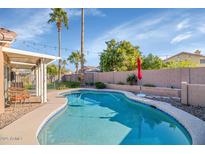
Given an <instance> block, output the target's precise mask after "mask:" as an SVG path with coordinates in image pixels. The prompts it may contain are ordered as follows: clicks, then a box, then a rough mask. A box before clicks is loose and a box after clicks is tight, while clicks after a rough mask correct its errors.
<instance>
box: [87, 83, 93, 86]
mask: <svg viewBox="0 0 205 154" xmlns="http://www.w3.org/2000/svg"><path fill="white" fill-rule="evenodd" d="M85 85H88V86H94V82H86V83H85Z"/></svg>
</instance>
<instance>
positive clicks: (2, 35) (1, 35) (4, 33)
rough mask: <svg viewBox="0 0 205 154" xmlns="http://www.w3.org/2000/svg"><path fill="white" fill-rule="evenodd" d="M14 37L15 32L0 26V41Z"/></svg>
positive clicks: (6, 40) (7, 40)
mask: <svg viewBox="0 0 205 154" xmlns="http://www.w3.org/2000/svg"><path fill="white" fill-rule="evenodd" d="M15 38H16V33H15V32H13V31H10V30H8V29H5V28H0V41H5V42H12V41H13V40H14V39H15Z"/></svg>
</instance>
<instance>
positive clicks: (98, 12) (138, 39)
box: [0, 9, 205, 69]
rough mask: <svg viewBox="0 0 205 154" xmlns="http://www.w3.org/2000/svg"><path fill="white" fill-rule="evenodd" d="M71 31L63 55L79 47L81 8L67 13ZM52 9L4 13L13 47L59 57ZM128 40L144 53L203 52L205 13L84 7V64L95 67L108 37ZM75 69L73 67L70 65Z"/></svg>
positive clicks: (0, 14)
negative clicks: (50, 19) (52, 20)
mask: <svg viewBox="0 0 205 154" xmlns="http://www.w3.org/2000/svg"><path fill="white" fill-rule="evenodd" d="M66 11H67V12H68V15H69V29H68V30H66V29H63V31H62V47H63V48H65V49H64V50H63V51H62V57H63V58H67V57H68V56H69V55H70V53H71V52H72V51H73V50H79V49H80V30H81V29H80V28H81V27H80V24H81V18H80V15H81V10H80V9H66ZM49 12H50V9H0V27H5V28H8V29H10V30H14V31H16V32H17V34H18V36H17V39H16V41H15V42H14V43H13V47H14V48H18V49H24V50H30V51H35V52H41V53H47V54H51V55H57V50H56V48H55V47H57V30H56V26H55V24H51V25H49V24H47V20H48V19H49V15H48V14H49ZM112 38H113V39H116V40H128V41H130V42H131V43H132V44H133V45H138V46H140V50H141V51H142V53H143V54H144V55H147V54H148V53H153V54H156V55H158V56H160V57H166V56H170V55H173V54H175V53H178V52H181V51H188V52H193V51H194V50H196V49H199V50H202V53H203V54H205V9H86V10H85V50H86V60H87V64H86V65H93V66H97V65H98V63H99V53H100V52H102V51H103V49H104V48H105V41H108V40H110V39H112ZM68 67H69V68H72V69H73V66H71V65H69V66H68Z"/></svg>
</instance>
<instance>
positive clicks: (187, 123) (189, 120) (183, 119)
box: [0, 88, 205, 145]
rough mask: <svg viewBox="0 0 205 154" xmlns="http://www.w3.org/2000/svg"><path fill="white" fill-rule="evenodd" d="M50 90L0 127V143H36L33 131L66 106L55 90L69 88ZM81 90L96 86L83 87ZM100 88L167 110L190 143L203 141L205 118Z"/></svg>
mask: <svg viewBox="0 0 205 154" xmlns="http://www.w3.org/2000/svg"><path fill="white" fill-rule="evenodd" d="M80 89H85V88H78V89H69V90H63V91H51V92H49V93H48V103H46V104H45V105H43V106H42V107H39V108H37V109H36V110H34V111H32V112H30V113H28V114H26V115H24V116H23V117H21V118H20V119H18V120H16V121H15V122H13V123H12V124H10V125H8V126H6V127H5V128H3V129H0V145H2V144H39V143H38V140H37V135H38V132H39V131H40V129H41V128H42V126H43V125H44V124H45V123H46V122H47V121H48V120H49V119H50V118H51V117H52V116H53V115H55V114H56V113H57V112H59V111H60V110H61V109H63V108H64V107H65V106H66V99H65V98H64V97H63V96H61V95H59V94H66V93H69V92H70V91H73V90H80ZM85 90H96V89H92V88H86V89H85ZM100 91H114V92H121V93H124V94H125V95H126V96H127V97H128V98H131V99H133V100H137V101H140V102H143V103H145V104H149V105H153V106H155V107H157V108H158V109H160V110H162V111H164V112H166V113H168V114H170V115H171V116H173V117H174V118H175V119H176V120H177V121H179V122H180V123H181V124H182V125H183V126H184V127H185V128H186V129H187V130H188V132H189V133H190V135H191V137H192V142H193V144H205V138H204V136H205V122H204V121H202V120H200V119H199V118H197V117H194V116H193V115H191V114H189V113H187V112H185V111H182V110H180V109H177V108H176V107H174V106H172V105H170V104H168V103H165V102H159V101H153V100H149V99H145V98H139V97H136V95H134V94H133V93H131V92H126V91H120V90H111V89H103V90H100Z"/></svg>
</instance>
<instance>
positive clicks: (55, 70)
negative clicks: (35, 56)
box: [47, 64, 58, 82]
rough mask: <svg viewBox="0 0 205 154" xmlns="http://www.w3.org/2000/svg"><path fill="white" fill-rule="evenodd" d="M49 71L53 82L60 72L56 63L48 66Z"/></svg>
mask: <svg viewBox="0 0 205 154" xmlns="http://www.w3.org/2000/svg"><path fill="white" fill-rule="evenodd" d="M47 73H48V76H49V79H50V82H53V79H55V76H56V75H57V74H58V68H57V66H56V65H55V64H51V65H48V66H47Z"/></svg>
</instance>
